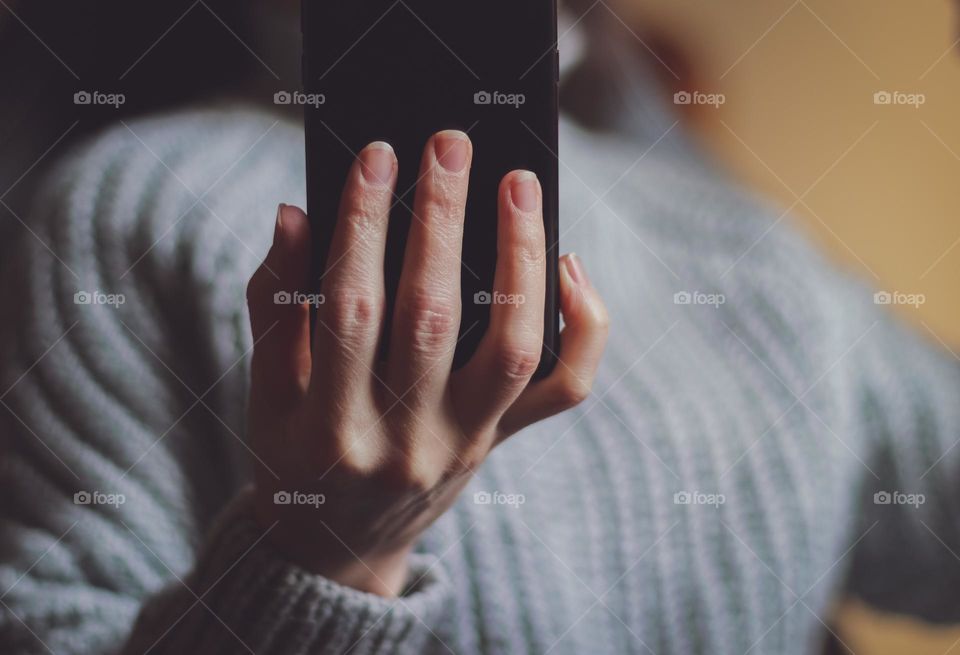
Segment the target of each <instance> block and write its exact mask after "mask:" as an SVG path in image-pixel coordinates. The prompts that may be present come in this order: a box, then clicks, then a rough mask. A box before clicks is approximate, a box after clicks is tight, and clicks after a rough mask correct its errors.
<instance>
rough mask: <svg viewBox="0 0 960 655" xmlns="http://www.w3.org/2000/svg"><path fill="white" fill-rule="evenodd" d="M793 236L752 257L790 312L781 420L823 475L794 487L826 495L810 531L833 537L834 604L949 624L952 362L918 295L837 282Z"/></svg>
mask: <svg viewBox="0 0 960 655" xmlns="http://www.w3.org/2000/svg"><path fill="white" fill-rule="evenodd" d="M788 231H790V230H789V229H783V228H778V229H777V230H776V232H788ZM794 236H795V235H792V236H790V237H789V238H785V239H781V238H779V237H778V236H776V235H774V234H771V236H770V237H768V239H771V240H772V241H773V243H770V244H769V245H770V247H769V248H768V249H767V254H766V255H757V256H758V257H759V256H767V257H769V258H770V260H771V264H775V267H776V268H775V269H774V268H772V267H771V269H770V273H771V275H774V276H777V277H776V282H775V284H776V288H777V289H778V291H777V294H778V295H773V294H771V295H770V296H768V298H772V301H773V302H776V303H779V306H788V307H791V308H793V310H792V311H791V312H790V314H789V315H790V317H791V320H792V325H789V328H788V329H789V331H790V333H791V334H793V335H795V337H794V340H795V342H796V347H795V348H796V349H795V351H794V353H793V354H794V361H796V362H801V361H802V362H805V365H806V366H807V367H808V368H809V369H810V370H809V375H808V376H807V379H806V380H805V381H804V382H803V384H799V385H794V388H793V393H794V395H795V402H794V403H793V406H792V407H790V408H787V409H786V410H785V411H784V416H783V417H782V420H783V421H788V420H791V419H792V418H793V417H795V416H797V415H804V416H805V418H807V417H808V418H810V419H811V422H812V425H813V430H812V434H811V435H810V438H811V439H812V440H815V441H816V443H818V444H820V448H819V457H820V461H819V462H818V463H817V466H818V467H819V468H820V469H822V471H823V472H824V473H823V475H819V476H811V477H810V478H809V479H807V480H806V481H805V482H804V484H816V485H821V487H824V486H826V485H835V486H833V487H830V488H831V496H832V502H831V503H830V505H829V506H826V507H819V508H817V510H816V514H815V515H814V516H813V517H812V519H811V522H810V524H809V525H810V528H809V529H814V530H821V531H831V530H834V529H835V528H834V526H838V527H837V528H836V529H840V530H842V531H843V537H841V538H840V539H839V541H840V542H842V543H843V544H845V545H844V546H843V548H842V550H843V551H844V552H843V555H842V557H840V558H836V557H831V561H832V562H833V567H834V568H835V569H836V570H838V571H845V572H846V573H847V575H846V581H847V586H846V589H845V590H831V593H836V592H839V591H845V592H847V593H850V594H853V595H855V596H857V597H859V598H861V599H863V600H865V601H867V602H868V603H870V604H871V605H873V606H874V607H877V608H879V609H883V610H887V611H891V612H898V613H902V614H909V615H913V616H918V617H921V618H924V619H927V620H930V621H936V622H956V621H960V593H958V592H957V590H958V589H960V357H958V354H957V352H956V349H953V350H951V348H950V347H949V346H948V344H947V343H945V341H944V340H943V339H942V338H941V336H939V335H937V334H936V333H935V332H934V331H933V329H932V328H931V327H930V326H929V325H927V324H926V323H924V322H923V321H922V319H921V317H920V316H918V315H917V308H918V307H919V306H920V304H921V303H923V302H924V301H925V298H924V297H923V296H922V295H920V294H917V293H912V292H911V290H910V289H887V290H883V289H879V290H878V289H875V288H871V286H869V285H868V284H865V283H864V282H863V281H862V280H855V279H852V278H851V277H848V276H845V275H842V274H840V273H839V272H838V271H837V269H836V267H835V266H833V265H832V264H831V263H830V262H828V261H826V258H825V257H823V256H822V255H820V254H819V253H818V252H816V251H815V250H814V249H812V248H811V247H810V246H809V244H808V242H807V241H806V240H805V239H801V238H794ZM767 245H768V244H764V245H763V246H758V248H757V250H760V249H761V248H765V247H766V246H767ZM761 284H763V283H761ZM771 284H773V283H771ZM911 314H912V316H911ZM754 347H755V348H756V349H757V352H762V350H761V348H760V346H754ZM781 380H782V379H781ZM787 382H788V383H789V381H787ZM774 383H780V382H778V381H777V380H774ZM851 491H853V493H851ZM838 518H839V519H840V520H839V521H838V520H837V519H838ZM820 574H822V575H823V576H824V577H823V578H821V579H826V578H827V577H828V576H827V574H828V571H821V572H820ZM801 591H806V590H798V592H797V593H800V592H801ZM816 591H817V590H815V589H811V590H810V593H815V592H816Z"/></svg>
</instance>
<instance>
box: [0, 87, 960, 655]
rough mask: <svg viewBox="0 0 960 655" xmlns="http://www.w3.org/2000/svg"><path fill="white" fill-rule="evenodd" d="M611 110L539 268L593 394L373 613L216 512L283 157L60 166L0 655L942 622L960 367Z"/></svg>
mask: <svg viewBox="0 0 960 655" xmlns="http://www.w3.org/2000/svg"><path fill="white" fill-rule="evenodd" d="M621 89H622V87H621ZM648 91H649V89H648ZM603 95H604V94H603V93H601V91H600V90H598V91H597V96H596V97H597V98H598V103H599V101H600V98H601V96H603ZM623 99H626V100H628V101H629V102H627V103H625V104H623V103H621V104H618V102H617V101H614V102H612V103H611V104H610V105H608V106H607V107H606V108H605V109H604V110H603V115H604V116H606V117H607V118H608V119H609V118H611V117H613V118H615V119H616V120H608V121H607V123H606V124H607V125H608V126H610V129H611V130H612V129H613V128H617V129H618V130H619V131H618V132H613V131H610V132H603V131H602V130H601V126H600V125H599V124H597V128H596V131H586V130H585V129H584V128H582V127H578V126H577V124H576V123H574V122H572V121H570V120H565V121H564V122H563V124H562V127H561V159H562V165H561V168H560V171H561V180H562V181H561V189H562V202H561V207H562V234H563V236H562V250H564V251H570V250H575V251H577V252H578V254H579V255H580V256H581V257H582V258H583V259H584V261H585V262H586V265H587V267H588V269H589V271H590V273H591V276H592V278H593V281H594V283H595V285H596V286H597V287H598V288H599V289H600V290H601V292H602V294H603V296H604V297H605V299H606V301H607V303H608V305H609V307H610V310H611V315H612V321H613V327H612V333H611V339H610V345H609V349H608V352H607V355H606V357H605V360H604V364H603V366H602V369H601V372H600V375H599V379H598V381H597V384H596V386H595V390H594V391H595V393H594V395H592V396H591V398H590V399H589V400H587V401H586V402H585V403H584V404H583V405H582V406H581V407H580V408H578V409H576V410H575V411H571V412H569V413H567V414H564V415H562V416H559V417H556V418H554V419H551V420H549V421H546V422H544V423H542V424H539V425H537V426H534V427H533V428H531V429H528V430H526V431H524V432H523V433H521V434H519V435H517V436H516V437H514V438H513V439H512V440H510V441H509V442H507V443H506V444H505V445H504V446H502V447H501V448H499V449H498V450H497V451H495V452H494V453H493V454H492V455H491V457H490V458H489V460H488V461H487V462H486V463H485V464H484V466H483V467H482V470H481V471H480V473H479V475H478V476H477V477H476V478H475V479H474V480H473V481H472V482H471V483H470V485H469V487H468V488H467V489H466V491H465V493H464V494H463V496H462V498H461V499H460V501H459V502H458V503H457V504H456V505H455V506H454V507H453V509H452V510H451V511H450V512H449V513H448V514H446V515H445V516H443V517H442V518H441V519H440V520H439V521H438V522H437V523H436V524H435V525H434V526H433V527H432V528H431V529H430V530H429V531H428V533H427V534H426V535H425V536H424V537H423V539H422V542H421V544H420V545H419V548H418V551H419V552H418V554H417V556H416V558H415V561H414V566H413V571H414V573H413V579H411V587H410V589H409V590H408V591H407V593H405V594H404V596H403V597H402V598H400V599H398V600H396V601H388V600H384V599H381V598H377V597H373V596H370V595H366V594H363V593H359V592H356V591H353V590H349V589H345V588H342V587H340V586H338V585H336V584H333V583H332V582H330V581H328V580H324V579H322V578H320V577H318V576H315V575H311V574H309V573H307V572H305V571H303V570H300V569H298V568H297V567H296V566H295V565H293V564H291V563H289V562H287V561H285V560H284V559H283V558H282V557H281V556H280V555H279V554H277V553H275V552H273V551H272V550H271V548H270V547H269V546H268V545H267V544H266V542H265V541H264V540H263V539H262V537H263V535H264V532H265V530H264V529H262V528H260V527H258V526H257V525H255V524H254V523H253V522H252V521H251V520H250V519H249V518H247V513H246V511H245V502H244V496H243V493H242V492H241V489H242V488H243V485H244V483H245V482H246V480H247V479H248V475H249V473H248V469H249V467H248V466H247V465H246V464H245V462H247V460H248V459H249V454H248V453H247V451H246V448H245V446H244V445H242V443H241V438H242V437H243V436H244V418H243V417H244V403H245V393H246V375H247V371H248V365H249V359H250V358H249V352H250V348H251V339H250V335H249V331H248V325H247V315H246V308H245V302H244V286H245V283H246V281H247V279H248V277H249V276H250V274H251V273H252V271H253V270H254V269H255V268H256V266H257V265H258V263H259V261H260V259H261V258H262V256H263V255H264V254H265V252H266V250H267V248H268V245H269V243H270V238H271V231H272V227H273V215H274V213H275V210H276V205H277V203H278V202H280V201H285V202H292V203H298V204H301V205H302V204H303V200H304V198H303V189H304V175H303V158H302V132H301V130H300V129H299V127H298V126H296V125H293V124H286V123H275V121H276V119H275V118H274V117H272V116H270V115H268V114H264V113H258V112H256V111H253V110H242V109H236V108H233V109H226V108H220V109H218V108H212V109H205V110H197V111H189V112H183V113H179V114H174V115H170V116H166V117H161V118H152V119H144V120H138V121H136V122H134V123H131V124H130V125H129V128H128V127H126V126H122V125H121V126H117V127H114V128H112V129H110V130H109V131H107V132H105V133H103V134H101V135H99V136H98V137H97V138H95V139H93V140H92V141H90V142H89V143H88V144H86V145H85V146H83V147H81V148H80V149H79V150H78V151H77V152H75V153H74V155H73V156H71V157H70V158H68V159H67V160H65V161H63V162H62V163H61V165H60V166H58V168H57V169H56V170H55V171H54V172H53V173H52V175H51V176H50V177H49V180H48V182H47V184H46V185H45V187H44V188H43V190H42V191H41V192H40V193H39V194H38V195H37V197H36V201H35V204H34V210H33V212H32V214H31V216H30V220H31V224H32V226H33V229H34V231H35V234H29V233H27V232H25V231H23V233H22V235H21V236H22V238H21V239H20V241H19V242H18V244H17V245H16V247H15V248H12V249H11V250H12V251H13V252H12V254H11V256H10V257H9V258H8V259H7V261H5V262H4V264H5V272H4V274H3V277H2V278H0V279H2V280H3V290H2V294H3V295H2V303H0V307H2V308H3V319H2V321H0V324H2V325H0V327H2V330H3V332H2V338H0V348H2V356H0V362H2V376H0V380H2V386H0V393H2V394H3V395H2V396H0V399H2V401H3V405H4V407H3V408H0V417H2V419H0V420H2V421H3V423H2V429H3V432H2V434H3V437H4V452H3V455H2V469H0V499H2V507H3V510H2V533H0V594H2V597H0V599H2V603H3V604H2V606H0V650H2V651H3V652H4V653H43V652H48V650H47V649H49V651H53V652H56V653H84V654H86V653H89V654H91V655H92V654H98V655H100V654H103V653H111V652H121V651H124V652H129V653H143V652H147V651H149V652H151V653H157V654H177V655H179V654H181V653H203V654H205V655H206V654H214V653H246V652H254V653H257V654H258V655H270V654H278V655H279V654H281V653H282V654H285V655H291V654H292V655H298V654H307V653H311V654H328V653H331V654H332V653H343V652H350V653H356V654H361V653H397V654H410V655H413V654H417V655H425V654H433V653H447V652H454V653H503V654H517V653H546V652H551V653H576V654H582V653H648V652H651V653H657V654H668V653H676V654H687V653H709V654H711V655H720V654H724V653H736V654H738V655H742V654H743V653H745V652H748V651H749V652H754V653H777V654H785V655H789V654H794V653H797V654H799V653H813V652H817V650H818V648H819V646H820V643H821V640H822V636H823V634H824V633H825V627H824V625H823V623H825V622H829V617H830V608H831V603H832V602H833V601H834V600H835V599H836V598H837V597H838V596H839V595H840V594H843V593H854V594H858V595H860V596H862V597H864V598H866V599H867V600H869V601H871V602H873V603H875V604H877V605H879V606H881V607H884V608H888V609H895V610H901V611H908V612H914V613H918V614H921V615H924V616H927V617H929V618H932V619H938V620H951V619H960V594H958V593H957V589H960V562H958V561H957V559H956V556H955V555H953V554H951V552H950V549H952V550H953V551H954V552H960V534H958V526H960V513H958V503H960V471H958V463H960V461H958V460H960V448H955V447H954V446H955V444H956V443H957V440H958V439H960V364H958V362H957V361H956V360H955V359H954V358H953V357H951V355H950V354H949V353H948V352H946V351H945V350H942V349H940V348H939V347H936V348H935V347H933V346H931V345H929V344H927V343H924V340H923V339H921V338H919V337H917V336H916V335H915V334H913V333H912V332H910V331H908V330H906V329H903V328H901V327H900V326H898V325H897V324H895V322H894V321H892V320H891V319H889V318H888V317H887V316H886V314H885V312H884V311H882V309H880V308H877V307H876V306H875V305H874V304H873V296H872V291H870V290H868V289H866V288H865V287H861V286H859V285H858V284H855V283H851V282H850V281H848V280H846V279H844V278H842V277H840V276H839V275H838V274H837V273H836V272H835V271H833V270H831V268H830V267H829V266H828V264H827V263H826V262H825V261H824V260H823V259H821V257H820V256H819V255H817V254H816V253H815V252H814V250H813V249H812V248H811V247H809V246H808V245H806V244H805V242H804V241H803V239H802V238H799V237H798V236H797V235H796V234H794V233H793V231H792V228H790V227H789V225H788V224H787V222H785V221H779V222H776V218H777V217H778V216H779V214H780V212H779V210H777V209H775V208H772V207H767V206H764V205H762V204H760V203H758V202H756V201H754V200H752V199H750V198H749V197H748V196H747V195H745V194H743V193H742V192H740V191H739V190H737V189H736V188H735V186H734V185H733V184H731V183H730V182H729V181H728V180H725V179H724V178H722V177H721V176H720V175H718V174H717V173H715V172H713V171H711V169H710V167H709V165H707V164H706V163H705V162H704V161H703V160H701V159H700V158H699V157H698V156H697V155H696V154H695V150H694V149H693V148H692V147H691V146H690V144H689V142H687V141H686V140H685V139H684V138H683V137H682V135H681V134H680V128H679V127H675V128H673V129H672V130H670V134H669V135H668V136H666V137H665V138H663V139H662V140H661V139H660V138H661V136H662V135H663V133H664V132H666V131H667V130H668V128H670V126H671V124H672V122H673V119H672V118H671V117H670V116H669V114H668V113H667V112H664V111H662V108H661V110H656V109H655V108H652V105H647V106H644V107H643V108H638V107H636V103H635V102H634V101H635V100H637V98H632V99H631V97H630V96H629V95H627V96H622V97H621V100H623ZM625 106H629V107H630V110H631V112H623V111H622V109H623V108H624V107H625ZM611 107H612V109H611ZM618 107H619V108H620V109H619V110H618ZM618 111H620V113H619V114H618ZM598 115H599V114H598ZM637 115H640V116H645V117H646V118H645V120H643V121H634V122H633V123H631V124H630V126H629V129H627V130H624V129H621V128H622V127H623V126H624V125H625V124H626V123H629V122H630V121H629V117H630V116H634V117H635V116H637ZM582 118H583V120H586V118H585V117H582ZM653 144H655V145H653ZM651 146H652V147H651ZM478 147H482V144H478ZM48 248H49V250H48ZM51 252H52V253H55V255H54V254H51ZM79 291H87V292H94V291H96V292H100V293H104V294H123V295H124V296H125V303H124V304H123V305H121V306H120V307H119V308H114V307H112V306H105V305H84V304H75V302H74V294H76V293H77V292H79ZM684 291H686V292H691V293H692V292H701V293H708V294H709V293H716V294H723V295H724V297H725V298H724V299H725V302H724V303H723V304H719V305H718V306H717V307H714V306H710V305H697V304H690V305H684V304H676V303H675V301H674V296H675V294H677V293H680V292H684ZM81 491H87V492H95V491H96V492H101V493H110V494H124V496H125V503H123V504H121V505H119V506H116V507H115V506H111V505H103V504H76V503H75V502H74V494H76V493H77V492H81ZM878 491H888V492H896V491H899V492H903V493H922V494H925V501H926V502H925V503H924V504H922V505H920V506H919V507H918V508H914V507H912V506H905V505H893V504H891V505H884V504H875V503H874V494H875V493H876V492H878ZM494 492H497V493H499V494H522V497H523V501H524V502H523V503H522V504H517V505H516V506H514V505H508V504H495V503H491V504H485V503H483V502H477V501H483V500H484V499H485V498H486V497H485V496H483V495H482V494H484V493H489V494H493V493H494ZM683 492H698V493H699V494H722V495H723V496H724V500H725V502H724V503H723V504H721V505H719V506H717V507H715V506H710V505H702V504H678V503H677V502H676V500H677V498H679V499H680V500H682V499H683V498H685V497H684V496H679V497H677V496H676V494H678V493H681V494H682V493H683ZM475 494H481V495H479V496H477V495H475ZM495 498H496V499H498V500H502V499H503V498H504V496H502V495H497V496H495ZM231 499H234V502H233V503H231ZM125 644H126V647H125V646H124V645H125Z"/></svg>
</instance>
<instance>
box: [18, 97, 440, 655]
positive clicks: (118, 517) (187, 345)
mask: <svg viewBox="0 0 960 655" xmlns="http://www.w3.org/2000/svg"><path fill="white" fill-rule="evenodd" d="M302 148H303V145H302V134H301V132H300V131H299V130H298V129H296V128H295V127H293V126H287V125H284V124H282V123H278V122H277V121H276V120H275V119H274V118H272V117H268V116H266V115H260V114H255V113H252V112H243V111H212V110H211V111H205V112H190V113H184V114H182V115H178V116H173V117H168V118H164V119H154V120H141V121H138V122H135V123H131V124H130V125H129V126H128V125H120V126H117V127H115V128H112V129H111V130H110V131H108V132H107V133H105V134H103V135H101V136H99V137H98V138H96V139H94V140H93V141H92V142H91V143H88V144H87V145H85V146H83V147H82V148H80V149H79V151H78V152H76V153H74V154H73V155H72V156H70V157H69V158H67V159H66V160H65V161H64V162H63V163H62V164H61V165H59V166H58V167H57V168H56V170H54V171H53V172H52V174H51V175H50V176H49V179H48V180H47V183H46V184H45V185H43V187H42V189H43V190H42V191H40V192H39V193H38V194H37V196H36V199H35V202H34V204H33V208H32V210H31V211H30V213H29V215H25V216H23V217H22V218H23V220H24V221H25V222H26V223H27V224H29V225H30V229H29V230H26V229H25V230H22V231H21V233H20V234H19V236H18V242H17V243H16V245H15V247H11V248H9V249H8V251H10V252H12V254H11V256H10V257H9V258H7V260H6V261H4V262H3V269H4V271H3V277H2V280H3V284H2V285H0V294H2V295H0V306H2V307H3V314H2V315H3V318H2V320H0V403H2V407H0V437H2V456H0V499H2V500H0V603H2V607H0V651H2V652H4V653H46V652H57V653H90V654H94V653H96V654H103V653H120V652H131V653H134V652H136V653H143V652H146V651H149V652H151V653H157V654H162V653H212V652H218V653H220V652H256V653H259V654H269V653H284V654H296V653H308V652H309V653H340V652H344V651H346V650H350V652H353V653H422V652H425V651H427V650H430V649H429V647H428V644H427V642H428V641H429V640H431V639H433V638H434V637H433V631H434V630H435V629H436V628H437V626H438V625H439V624H440V622H442V621H443V618H444V606H445V605H446V604H447V602H446V601H447V597H448V594H449V591H450V585H449V583H448V582H447V580H446V577H445V575H444V572H443V570H442V569H441V568H440V567H439V566H434V565H433V564H432V563H431V562H429V561H425V560H424V559H417V560H416V561H415V562H414V566H413V577H412V578H411V581H410V585H409V587H408V590H407V592H406V593H405V594H404V595H403V596H401V597H400V598H399V599H396V600H394V601H387V600H385V599H381V598H378V597H374V596H370V595H367V594H363V593H360V592H357V591H354V590H350V589H346V588H343V587H340V586H338V585H336V584H334V583H332V582H330V581H328V580H325V579H323V578H321V577H319V576H315V575H312V574H309V573H307V572H305V571H303V570H301V569H299V568H298V567H296V566H295V565H293V564H291V563H289V562H287V561H285V560H284V559H283V558H282V557H280V556H279V555H278V554H277V553H275V552H273V551H271V549H270V547H269V546H268V545H267V544H266V541H265V540H264V535H265V534H266V532H267V530H268V529H269V526H267V527H260V526H258V525H256V524H255V523H254V522H253V521H251V520H250V519H249V518H248V517H247V513H246V511H245V503H244V499H243V493H242V491H241V490H242V487H243V485H244V483H245V480H246V478H247V476H248V471H245V470H244V466H245V463H246V462H248V461H253V462H254V463H253V464H252V465H256V463H255V458H253V457H251V455H250V453H248V452H247V447H246V446H245V445H244V443H243V436H244V425H243V424H244V403H245V394H246V374H247V369H248V359H249V357H248V355H249V353H250V348H251V344H250V337H249V334H248V327H247V316H246V313H245V312H246V308H245V302H244V287H245V284H246V280H247V279H248V277H249V275H250V274H251V273H252V271H253V270H254V269H255V268H256V266H257V264H258V263H259V260H260V259H261V257H262V256H263V254H264V253H265V252H266V249H267V247H268V245H269V242H270V232H271V230H272V222H273V216H274V214H275V212H276V205H277V203H278V202H279V201H281V200H285V201H291V202H300V203H302V198H303V183H304V181H303V172H302V170H303V160H302ZM231 501H233V502H231Z"/></svg>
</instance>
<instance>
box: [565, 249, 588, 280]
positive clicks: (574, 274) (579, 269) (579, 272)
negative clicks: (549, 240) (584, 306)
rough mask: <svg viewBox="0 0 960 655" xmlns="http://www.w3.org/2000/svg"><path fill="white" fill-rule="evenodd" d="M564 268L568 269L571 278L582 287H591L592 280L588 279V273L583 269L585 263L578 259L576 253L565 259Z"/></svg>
mask: <svg viewBox="0 0 960 655" xmlns="http://www.w3.org/2000/svg"><path fill="white" fill-rule="evenodd" d="M563 265H564V268H566V269H567V274H569V275H570V278H571V279H572V280H573V281H574V282H576V283H577V284H578V285H580V286H582V287H588V286H590V278H589V277H587V271H586V269H585V268H584V267H583V262H582V261H580V258H579V257H577V254H576V253H573V252H572V253H570V254H569V255H567V256H566V257H564V258H563Z"/></svg>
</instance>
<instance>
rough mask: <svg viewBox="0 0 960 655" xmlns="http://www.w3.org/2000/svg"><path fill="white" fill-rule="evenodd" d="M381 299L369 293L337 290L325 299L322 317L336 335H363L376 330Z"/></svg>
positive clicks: (380, 311) (381, 305)
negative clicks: (323, 316)
mask: <svg viewBox="0 0 960 655" xmlns="http://www.w3.org/2000/svg"><path fill="white" fill-rule="evenodd" d="M382 313H383V299H382V298H378V297H377V295H376V294H374V293H372V292H369V291H361V290H355V289H337V290H335V291H333V292H332V293H331V294H330V295H329V297H328V298H326V303H325V311H324V315H325V317H326V318H327V320H328V321H329V322H330V327H331V329H333V330H334V331H335V332H336V333H337V334H341V335H344V336H348V335H351V334H364V333H366V332H369V331H371V330H373V329H376V328H377V327H378V326H379V324H380V317H381V315H382Z"/></svg>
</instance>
